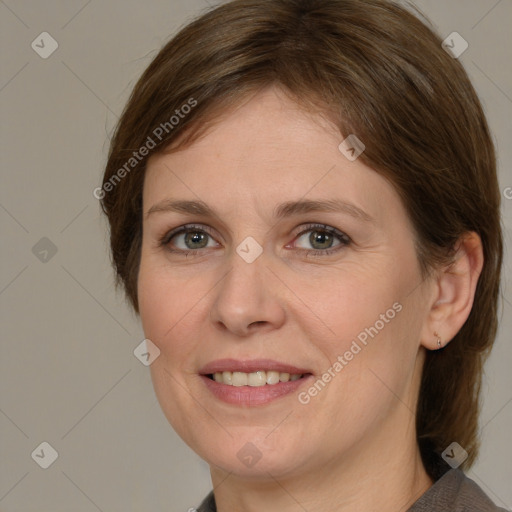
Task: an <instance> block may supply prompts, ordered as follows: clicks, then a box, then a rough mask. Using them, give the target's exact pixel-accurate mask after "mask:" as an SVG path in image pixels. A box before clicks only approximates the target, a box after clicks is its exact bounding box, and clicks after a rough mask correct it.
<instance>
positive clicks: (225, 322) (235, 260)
mask: <svg viewBox="0 0 512 512" xmlns="http://www.w3.org/2000/svg"><path fill="white" fill-rule="evenodd" d="M266 260H267V259H266V258H265V254H264V253H263V254H261V255H260V256H259V257H258V258H257V259H256V260H255V261H253V262H252V263H247V262H246V261H244V260H243V259H242V258H241V257H240V256H239V255H238V254H237V253H236V252H235V251H233V256H232V258H231V261H230V270H229V271H228V272H227V274H226V275H225V277H224V278H223V279H221V281H220V283H219V284H218V286H217V287H215V288H214V294H215V295H214V299H213V304H212V308H211V310H210V319H211V321H212V322H213V323H214V324H215V326H216V328H218V329H221V330H223V331H228V332H231V333H233V334H235V335H237V336H240V337H247V336H249V335H250V334H252V333H254V332H266V331H271V330H273V329H278V328H279V327H281V326H282V324H283V323H284V321H285V317H286V311H285V307H284V294H283V293H282V291H283V284H282V283H281V281H280V280H279V279H278V278H277V277H276V275H275V274H274V273H273V272H272V271H271V269H270V268H269V267H268V266H267V261H266Z"/></svg>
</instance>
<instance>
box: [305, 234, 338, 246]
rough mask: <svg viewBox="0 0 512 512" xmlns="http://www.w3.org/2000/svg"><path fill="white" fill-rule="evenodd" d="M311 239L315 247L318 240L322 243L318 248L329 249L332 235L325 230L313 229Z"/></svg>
mask: <svg viewBox="0 0 512 512" xmlns="http://www.w3.org/2000/svg"><path fill="white" fill-rule="evenodd" d="M309 241H310V243H311V245H312V246H313V247H314V246H315V244H316V243H317V242H318V243H319V244H320V245H321V247H318V249H328V248H329V246H330V244H331V242H332V235H331V234H330V233H326V232H325V231H312V232H311V235H309Z"/></svg>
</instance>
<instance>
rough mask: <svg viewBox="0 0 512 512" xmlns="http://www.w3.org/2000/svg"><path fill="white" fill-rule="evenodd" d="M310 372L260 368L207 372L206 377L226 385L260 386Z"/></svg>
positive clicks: (304, 375)
mask: <svg viewBox="0 0 512 512" xmlns="http://www.w3.org/2000/svg"><path fill="white" fill-rule="evenodd" d="M309 375H311V374H310V373H301V374H297V373H286V372H278V371H274V370H268V371H265V370H260V371H256V372H251V373H245V372H227V371H226V372H215V373H210V374H207V375H206V377H208V378H210V379H211V380H214V381H215V382H217V383H219V384H225V385H227V386H235V387H241V386H251V387H262V386H274V385H276V384H279V383H280V382H289V381H292V382H293V381H296V380H299V379H302V378H304V377H308V376H309Z"/></svg>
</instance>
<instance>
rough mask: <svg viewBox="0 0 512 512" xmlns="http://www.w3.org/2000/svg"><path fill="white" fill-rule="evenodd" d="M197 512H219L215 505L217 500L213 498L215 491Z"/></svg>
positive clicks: (207, 497)
mask: <svg viewBox="0 0 512 512" xmlns="http://www.w3.org/2000/svg"><path fill="white" fill-rule="evenodd" d="M195 512H217V507H216V505H215V498H214V497H213V491H212V492H210V494H208V496H206V498H205V499H204V500H203V502H202V503H201V505H199V508H198V509H197V511H195Z"/></svg>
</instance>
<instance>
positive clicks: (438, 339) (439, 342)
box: [434, 331, 442, 350]
mask: <svg viewBox="0 0 512 512" xmlns="http://www.w3.org/2000/svg"><path fill="white" fill-rule="evenodd" d="M434 336H435V337H436V338H437V350H439V349H440V348H441V347H442V342H441V338H440V337H439V334H438V333H437V331H434Z"/></svg>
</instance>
